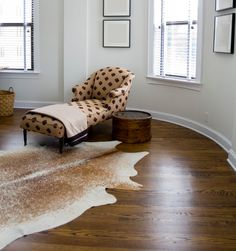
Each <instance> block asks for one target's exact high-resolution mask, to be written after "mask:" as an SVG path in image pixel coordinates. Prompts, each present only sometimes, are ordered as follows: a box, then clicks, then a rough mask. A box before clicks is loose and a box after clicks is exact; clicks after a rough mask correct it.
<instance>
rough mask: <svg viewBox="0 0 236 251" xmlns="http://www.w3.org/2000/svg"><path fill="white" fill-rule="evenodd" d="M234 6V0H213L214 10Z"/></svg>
mask: <svg viewBox="0 0 236 251" xmlns="http://www.w3.org/2000/svg"><path fill="white" fill-rule="evenodd" d="M232 8H235V0H215V10H216V11H221V10H228V9H232Z"/></svg>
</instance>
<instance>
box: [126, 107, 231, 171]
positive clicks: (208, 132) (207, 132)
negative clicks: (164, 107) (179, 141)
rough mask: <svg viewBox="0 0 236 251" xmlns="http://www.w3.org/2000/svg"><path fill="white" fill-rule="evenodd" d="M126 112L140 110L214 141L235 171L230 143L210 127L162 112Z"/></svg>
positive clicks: (154, 117)
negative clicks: (224, 153) (226, 154)
mask: <svg viewBox="0 0 236 251" xmlns="http://www.w3.org/2000/svg"><path fill="white" fill-rule="evenodd" d="M127 109H128V110H140V111H145V112H148V113H150V114H151V115H152V117H153V119H157V120H161V121H166V122H170V123H174V124H177V125H180V126H183V127H186V128H189V129H191V130H194V131H196V132H198V133H200V134H202V135H204V136H206V137H208V138H210V139H212V140H213V141H215V142H216V143H217V144H218V145H220V146H221V147H222V148H223V149H224V150H225V151H226V152H227V153H228V162H229V164H230V165H231V166H232V168H233V169H234V170H235V171H236V153H235V152H234V151H233V150H232V143H231V141H230V140H229V139H227V138H226V137H225V136H224V135H222V134H221V133H219V132H217V131H215V130H213V129H211V128H210V127H207V126H205V125H203V124H200V123H198V122H196V121H193V120H190V119H187V118H184V117H180V116H176V115H173V114H169V113H162V112H156V111H150V110H144V109H139V108H131V107H129V108H127Z"/></svg>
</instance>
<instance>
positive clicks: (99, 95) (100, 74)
mask: <svg viewBox="0 0 236 251" xmlns="http://www.w3.org/2000/svg"><path fill="white" fill-rule="evenodd" d="M134 77H135V76H134V74H133V73H131V72H130V71H129V70H127V69H125V68H121V67H106V68H103V69H100V70H98V71H97V72H95V73H93V74H92V75H91V77H90V78H89V79H88V80H87V81H86V82H85V83H84V84H82V85H80V86H78V85H76V86H75V87H73V89H72V92H73V93H74V97H73V99H72V101H74V102H77V103H78V106H79V108H81V106H82V107H83V109H82V111H84V112H85V113H86V114H87V113H89V117H88V121H89V122H91V125H95V124H97V123H99V122H101V121H103V120H106V119H108V118H110V117H111V116H112V114H113V113H114V112H118V111H123V110H125V108H126V104H127V100H128V96H129V93H130V88H131V85H132V79H133V78H134ZM92 81H94V83H92ZM83 87H84V91H85V92H86V95H88V93H89V94H91V97H90V99H91V100H93V103H94V102H95V100H97V102H99V104H100V106H101V107H103V111H102V113H103V115H102V116H98V114H97V113H96V112H91V111H89V110H88V109H90V110H93V109H92V106H93V105H92V103H89V102H83V101H85V100H89V98H88V96H87V97H85V96H84V95H85V94H84V93H83V91H82V89H83ZM81 88H82V89H81ZM89 88H91V89H89ZM89 91H90V92H89ZM81 100H82V101H81ZM88 104H89V106H88V107H87V108H85V107H86V105H88ZM99 115H100V114H99ZM88 124H90V123H88Z"/></svg>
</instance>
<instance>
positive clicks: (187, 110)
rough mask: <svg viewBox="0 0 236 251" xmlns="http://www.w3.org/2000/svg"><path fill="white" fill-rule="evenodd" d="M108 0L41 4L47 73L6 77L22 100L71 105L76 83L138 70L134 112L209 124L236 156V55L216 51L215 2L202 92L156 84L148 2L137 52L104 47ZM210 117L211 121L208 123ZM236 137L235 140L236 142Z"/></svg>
mask: <svg viewBox="0 0 236 251" xmlns="http://www.w3.org/2000/svg"><path fill="white" fill-rule="evenodd" d="M102 2H103V1H102V0H64V1H63V0H51V1H47V0H40V34H41V39H40V51H41V73H40V74H39V75H38V76H34V77H33V78H29V79H28V78H27V79H26V78H3V75H0V88H8V87H9V85H12V86H13V87H14V88H15V90H16V93H17V100H23V101H30V100H32V101H45V102H47V101H56V102H57V101H63V100H64V99H65V100H66V101H67V100H68V99H69V97H70V89H71V87H72V85H73V84H74V83H75V82H81V81H83V80H84V79H85V77H86V75H88V74H89V73H91V72H93V71H95V70H97V69H98V68H100V67H104V66H111V65H119V66H123V67H127V68H129V69H130V70H132V71H133V72H134V73H135V75H136V78H135V81H134V84H133V87H132V92H131V96H130V99H129V107H133V108H139V109H147V110H154V111H158V112H163V113H169V114H174V115H178V116H181V117H184V118H187V119H191V120H193V121H196V122H198V123H201V124H204V125H206V126H208V127H210V128H211V129H213V130H215V131H217V132H219V133H220V134H222V135H223V136H224V137H226V138H227V139H228V140H229V141H232V140H233V139H235V140H233V141H234V142H235V143H234V151H235V152H236V136H233V135H236V126H235V124H236V122H235V123H234V120H236V118H235V117H236V112H235V101H234V100H235V93H236V84H235V83H236V71H235V65H236V56H235V54H234V55H223V54H216V53H213V52H212V45H213V30H214V16H215V15H216V14H217V13H216V12H215V11H214V2H215V1H203V2H204V9H205V11H204V40H203V75H202V83H203V85H202V88H200V90H199V91H196V90H189V89H183V88H178V87H173V86H165V85H156V84H150V82H153V81H151V80H148V79H147V78H146V72H147V31H148V29H147V22H148V14H147V13H148V1H147V0H146V1H143V0H133V1H132V7H131V9H132V11H131V12H132V15H131V48H124V49H115V48H103V47H102V20H103V17H102V7H103V6H102ZM206 113H207V114H208V119H207V120H208V121H206ZM233 137H234V138H233Z"/></svg>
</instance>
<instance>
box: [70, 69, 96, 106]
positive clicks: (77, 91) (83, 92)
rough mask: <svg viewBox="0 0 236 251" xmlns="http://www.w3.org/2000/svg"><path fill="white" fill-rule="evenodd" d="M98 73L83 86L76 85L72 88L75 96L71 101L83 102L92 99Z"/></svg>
mask: <svg viewBox="0 0 236 251" xmlns="http://www.w3.org/2000/svg"><path fill="white" fill-rule="evenodd" d="M95 76H96V73H93V74H92V75H91V76H90V77H89V78H88V79H87V80H86V81H85V82H84V83H83V84H81V85H75V86H74V87H73V88H72V92H73V94H74V98H73V99H72V100H71V101H75V102H78V101H82V100H86V99H90V98H91V96H92V87H93V84H94V79H95Z"/></svg>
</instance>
